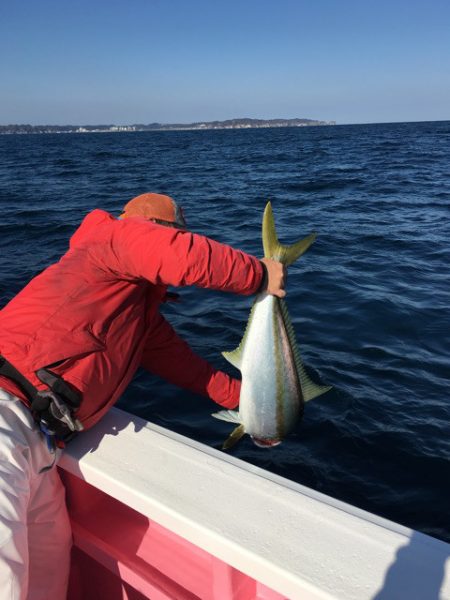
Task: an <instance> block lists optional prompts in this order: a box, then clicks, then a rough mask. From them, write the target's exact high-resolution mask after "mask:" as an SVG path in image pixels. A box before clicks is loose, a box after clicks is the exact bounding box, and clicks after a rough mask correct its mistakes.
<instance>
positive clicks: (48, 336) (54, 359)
mask: <svg viewBox="0 0 450 600" xmlns="http://www.w3.org/2000/svg"><path fill="white" fill-rule="evenodd" d="M262 275H263V267H262V265H261V263H260V262H259V260H257V259H256V258H254V257H252V256H249V255H247V254H244V253H243V252H240V251H237V250H234V249H232V248H230V247H229V246H225V245H222V244H219V243H217V242H215V241H213V240H211V239H209V238H206V237H203V236H199V235H195V234H193V233H190V232H187V231H180V230H178V229H173V228H169V227H164V226H161V225H155V224H154V223H151V222H149V221H146V220H143V219H140V218H137V217H134V218H130V219H124V220H118V219H115V218H113V217H112V216H111V215H109V214H108V213H106V212H104V211H102V210H94V211H93V212H91V213H90V214H88V215H87V217H86V218H85V219H84V221H83V222H82V224H81V225H80V227H79V228H78V230H77V231H76V232H75V234H74V235H73V237H72V239H71V241H70V248H69V250H68V252H67V253H66V254H64V256H63V257H62V258H61V259H60V260H59V262H57V263H55V264H54V265H51V266H50V267H48V268H47V269H45V271H43V272H42V273H41V274H40V275H38V276H37V277H35V278H34V279H32V281H31V282H30V283H29V284H28V285H27V286H26V287H25V288H24V289H23V290H22V291H21V292H20V293H19V294H18V295H17V296H16V297H15V298H13V299H12V300H11V301H10V302H9V303H8V304H7V305H6V306H5V307H4V308H3V310H1V311H0V353H1V354H2V355H3V356H5V358H7V359H8V360H9V361H10V362H11V363H12V364H13V365H14V366H15V367H16V368H17V369H18V370H19V371H20V372H21V373H23V374H24V375H25V376H26V377H27V378H28V379H29V380H30V381H32V383H33V384H34V385H36V386H37V387H38V388H40V389H42V388H43V387H45V386H42V384H40V382H39V380H38V379H37V378H36V375H35V371H36V370H37V369H39V368H42V367H45V366H49V367H50V368H51V370H52V371H53V372H55V373H58V374H60V375H62V376H63V377H64V379H65V380H66V381H67V382H69V383H70V384H72V385H73V386H74V387H75V388H77V389H78V390H79V391H80V392H81V394H82V398H83V400H82V403H81V406H80V409H79V411H78V413H77V416H78V418H79V419H80V420H81V422H82V423H83V425H84V426H85V428H88V427H90V426H92V425H93V424H94V423H96V422H97V421H98V420H99V419H100V417H101V416H102V415H103V414H104V413H105V412H106V411H107V410H108V409H109V408H110V406H111V405H112V404H114V403H115V402H116V400H117V399H118V398H119V396H120V395H121V394H122V392H123V391H124V389H125V388H126V386H127V385H128V383H129V382H130V380H131V379H132V377H133V375H134V373H135V372H136V369H137V368H138V367H139V366H143V367H145V368H146V369H148V370H149V371H151V372H152V373H155V374H157V375H160V376H161V377H164V378H165V379H166V380H167V381H169V382H171V383H174V384H176V385H179V386H181V387H185V388H187V389H190V390H192V391H194V392H197V393H200V394H204V395H207V396H209V397H210V398H212V399H213V400H214V401H216V402H217V403H219V404H222V405H223V406H225V407H231V408H233V407H235V406H236V405H237V403H238V398H239V385H240V384H239V382H238V381H237V380H234V379H232V378H230V377H229V376H228V375H226V374H225V373H222V372H220V371H217V370H215V369H214V368H213V367H212V366H211V365H209V364H208V363H207V362H206V361H205V360H203V359H202V358H200V357H199V356H197V355H196V354H194V353H193V351H192V350H191V349H190V348H189V346H188V345H187V344H186V343H185V342H184V341H182V340H181V339H180V338H179V337H178V336H177V334H176V333H175V331H174V330H173V329H172V327H171V326H170V325H169V324H168V323H167V321H166V320H165V319H164V318H163V317H162V316H161V314H160V313H159V311H158V307H159V305H160V303H161V302H162V301H163V300H164V297H165V294H166V288H167V285H175V286H183V285H196V286H199V287H204V288H211V289H216V290H223V291H228V292H235V293H238V294H244V295H249V294H253V293H254V292H256V290H257V289H258V287H259V285H260V283H261V280H262ZM60 361H62V362H60ZM54 363H58V365H57V366H55V367H53V368H52V367H51V365H53V364H54ZM0 387H3V388H5V389H6V390H8V391H10V392H12V393H15V394H16V395H18V396H21V394H20V393H19V391H18V390H17V388H16V387H15V386H14V384H12V383H11V382H10V381H9V380H7V379H4V378H0Z"/></svg>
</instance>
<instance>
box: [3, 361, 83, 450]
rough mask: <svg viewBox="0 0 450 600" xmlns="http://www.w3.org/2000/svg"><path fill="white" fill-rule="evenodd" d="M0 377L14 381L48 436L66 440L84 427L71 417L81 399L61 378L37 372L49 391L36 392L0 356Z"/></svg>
mask: <svg viewBox="0 0 450 600" xmlns="http://www.w3.org/2000/svg"><path fill="white" fill-rule="evenodd" d="M0 375H3V376H4V377H7V378H8V379H10V380H11V381H14V383H16V384H17V385H18V386H19V387H20V389H21V390H22V391H23V393H24V394H25V395H26V396H27V398H28V400H29V401H30V408H31V412H32V413H33V417H34V419H35V421H36V422H37V423H39V425H40V427H41V429H42V430H43V431H44V432H45V433H46V434H47V435H56V436H57V438H58V439H61V440H66V441H67V440H68V438H69V437H71V436H72V435H73V434H74V433H75V432H77V431H81V430H82V429H83V425H82V424H81V423H80V421H79V420H78V419H77V418H76V417H75V416H74V415H73V412H74V410H75V409H77V408H78V407H79V406H80V402H81V398H80V396H79V394H77V392H76V391H75V390H73V389H72V388H71V387H70V386H69V385H68V384H67V383H66V382H65V381H64V379H62V377H58V376H57V375H55V374H54V373H52V372H51V371H48V370H47V369H39V370H38V371H37V372H36V375H37V377H38V378H39V379H40V380H41V381H42V383H45V384H46V385H47V386H48V390H44V391H40V390H38V389H37V388H36V387H35V386H34V385H33V384H32V383H31V382H30V381H28V379H27V378H26V377H25V376H24V375H22V373H21V372H20V371H18V370H17V369H16V368H15V367H14V365H12V364H11V363H10V362H9V361H8V360H7V359H6V358H5V357H4V356H2V355H0Z"/></svg>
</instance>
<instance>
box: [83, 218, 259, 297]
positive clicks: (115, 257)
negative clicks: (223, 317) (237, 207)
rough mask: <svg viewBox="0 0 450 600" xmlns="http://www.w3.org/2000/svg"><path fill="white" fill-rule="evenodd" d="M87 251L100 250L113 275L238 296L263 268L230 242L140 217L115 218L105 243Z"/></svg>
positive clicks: (255, 284) (249, 289) (254, 286)
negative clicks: (109, 236)
mask: <svg viewBox="0 0 450 600" xmlns="http://www.w3.org/2000/svg"><path fill="white" fill-rule="evenodd" d="M90 252H91V253H94V252H104V256H103V260H102V257H98V258H99V262H102V263H103V265H108V267H109V268H110V269H111V270H112V271H113V272H114V273H115V275H119V276H120V275H122V276H124V277H129V278H144V279H147V280H148V281H150V282H151V283H155V284H162V285H174V286H185V285H195V286H198V287H202V288H210V289H215V290H222V291H226V292H234V293H237V294H243V295H251V294H254V293H255V292H256V291H258V289H259V287H260V284H261V281H262V278H263V272H264V271H263V265H262V263H261V261H259V260H258V259H257V258H255V257H254V256H251V255H249V254H246V253H245V252H241V251H240V250H236V249H234V248H232V247H231V246H227V245H226V244H221V243H219V242H216V241H214V240H212V239H210V238H208V237H205V236H202V235H197V234H194V233H191V232H189V231H180V230H177V229H173V228H170V227H164V226H161V225H155V224H154V223H150V222H148V221H143V220H140V219H125V220H123V221H117V222H116V223H115V224H114V231H113V235H112V238H111V244H110V245H109V246H105V245H103V247H102V248H91V249H90Z"/></svg>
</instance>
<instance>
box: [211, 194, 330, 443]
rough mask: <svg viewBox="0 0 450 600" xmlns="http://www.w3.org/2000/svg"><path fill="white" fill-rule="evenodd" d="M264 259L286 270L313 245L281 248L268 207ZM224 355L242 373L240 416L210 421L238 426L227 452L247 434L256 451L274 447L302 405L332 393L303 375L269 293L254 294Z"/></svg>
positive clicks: (286, 321) (283, 312)
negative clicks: (235, 342)
mask: <svg viewBox="0 0 450 600" xmlns="http://www.w3.org/2000/svg"><path fill="white" fill-rule="evenodd" d="M262 238H263V246H264V256H265V257H266V258H273V259H275V260H278V261H280V262H282V263H283V264H284V265H286V267H287V266H288V265H291V264H292V263H293V262H295V261H296V260H297V258H299V257H300V256H301V255H302V254H303V253H304V252H305V251H306V250H307V249H308V248H309V246H310V245H311V244H312V243H313V242H314V240H315V238H316V235H315V234H314V233H312V234H311V235H309V236H307V237H306V238H305V239H303V240H300V241H298V242H296V243H295V244H292V245H290V246H283V245H281V244H280V243H279V241H278V238H277V234H276V230H275V222H274V218H273V213H272V207H271V204H270V202H268V203H267V206H266V208H265V211H264V217H263V224H262ZM223 356H224V357H225V358H226V359H227V360H228V361H229V362H230V363H231V364H232V365H234V366H235V367H237V368H238V369H239V370H240V371H241V373H242V387H241V393H240V399H239V412H237V411H232V410H228V411H226V410H225V411H220V412H217V413H214V414H213V415H212V416H213V417H216V418H217V419H222V420H223V421H230V422H232V423H237V425H238V426H237V427H236V428H235V430H234V431H233V432H232V433H231V435H230V436H229V438H228V439H227V440H226V441H225V443H224V445H223V449H228V448H231V447H232V446H233V445H234V444H235V443H236V442H237V441H238V440H239V439H240V438H241V437H242V436H243V435H244V434H245V433H248V434H249V435H250V436H251V438H252V440H253V441H254V443H255V444H256V445H257V446H262V447H271V446H276V445H278V444H279V443H280V442H281V441H282V440H283V438H284V437H285V436H286V435H287V434H288V433H289V432H290V431H291V430H292V429H293V428H294V427H295V425H296V423H297V422H298V420H299V419H300V418H301V417H302V416H303V410H304V404H305V402H308V401H309V400H312V399H313V398H316V397H317V396H320V395H321V394H324V393H325V392H327V391H328V390H330V389H331V387H329V386H323V385H318V384H316V383H314V382H313V381H311V379H310V378H309V377H308V375H307V374H306V371H305V368H304V366H303V362H302V359H301V357H300V353H299V351H298V348H297V343H296V341H295V332H294V328H293V326H292V323H291V320H290V317H289V313H288V310H287V306H286V303H285V301H284V300H282V299H280V298H277V297H276V296H272V295H270V294H268V293H267V292H262V293H260V294H258V296H257V297H256V298H255V301H254V303H253V306H252V309H251V311H250V317H249V319H248V323H247V327H246V330H245V333H244V337H243V338H242V341H241V343H240V344H239V346H238V348H236V350H234V351H233V352H223Z"/></svg>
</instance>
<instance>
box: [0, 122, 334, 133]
mask: <svg viewBox="0 0 450 600" xmlns="http://www.w3.org/2000/svg"><path fill="white" fill-rule="evenodd" d="M320 125H336V121H317V120H314V119H228V120H226V121H198V122H196V123H171V124H167V123H166V124H164V123H150V124H148V125H143V124H135V125H17V124H14V125H0V135H11V134H32V133H112V132H124V131H125V132H130V131H195V130H208V129H264V128H269V127H314V126H320Z"/></svg>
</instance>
